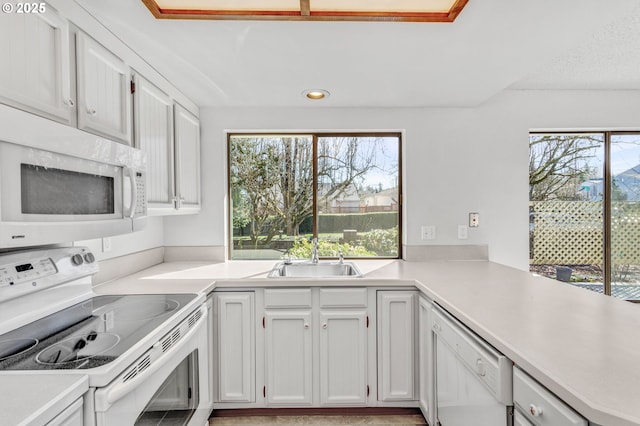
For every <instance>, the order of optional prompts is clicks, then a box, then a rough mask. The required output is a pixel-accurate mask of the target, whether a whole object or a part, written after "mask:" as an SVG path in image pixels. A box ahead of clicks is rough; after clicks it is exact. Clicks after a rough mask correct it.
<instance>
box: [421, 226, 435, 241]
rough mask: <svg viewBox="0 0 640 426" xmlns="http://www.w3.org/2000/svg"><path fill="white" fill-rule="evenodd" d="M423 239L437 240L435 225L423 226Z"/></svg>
mask: <svg viewBox="0 0 640 426" xmlns="http://www.w3.org/2000/svg"><path fill="white" fill-rule="evenodd" d="M422 239H423V240H435V239H436V227H435V226H434V225H423V226H422Z"/></svg>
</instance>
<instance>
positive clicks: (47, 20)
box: [0, 5, 76, 124]
mask: <svg viewBox="0 0 640 426" xmlns="http://www.w3.org/2000/svg"><path fill="white" fill-rule="evenodd" d="M45 6H47V7H46V8H45V11H44V12H43V13H24V14H17V13H2V14H0V52H2V66H0V102H1V103H5V104H7V105H11V106H13V107H17V108H20V109H23V110H26V111H29V112H32V113H35V114H38V115H41V116H44V117H47V118H50V119H53V120H56V121H60V122H62V123H66V124H74V123H75V104H76V102H75V100H74V94H73V92H72V88H73V85H72V77H71V66H72V62H71V55H70V43H69V24H68V22H67V21H66V20H65V19H63V18H61V17H60V16H59V15H58V14H57V13H56V12H55V10H54V9H53V8H51V7H48V5H45Z"/></svg>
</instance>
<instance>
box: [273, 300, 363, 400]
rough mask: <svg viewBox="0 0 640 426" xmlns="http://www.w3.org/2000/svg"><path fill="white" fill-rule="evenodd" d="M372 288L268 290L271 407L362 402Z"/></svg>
mask: <svg viewBox="0 0 640 426" xmlns="http://www.w3.org/2000/svg"><path fill="white" fill-rule="evenodd" d="M366 306H367V289H366V288H355V289H354V288H350V289H345V288H339V289H324V288H320V289H318V288H313V289H312V288H288V289H266V290H265V311H264V327H265V329H264V338H265V344H264V346H265V388H264V395H265V401H266V404H267V405H277V406H300V405H306V406H315V405H321V406H341V405H342V406H345V405H349V406H363V405H365V404H366V401H367V350H366V348H367V344H366V342H367V324H368V318H367V310H366Z"/></svg>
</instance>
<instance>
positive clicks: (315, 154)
mask: <svg viewBox="0 0 640 426" xmlns="http://www.w3.org/2000/svg"><path fill="white" fill-rule="evenodd" d="M311 147H312V148H311V149H312V151H313V155H312V158H313V160H312V161H313V164H312V167H311V172H312V173H313V180H312V182H313V184H312V186H313V197H312V199H313V214H312V216H311V217H312V222H313V230H312V232H313V236H314V237H315V238H317V237H318V135H317V134H313V135H312V136H311Z"/></svg>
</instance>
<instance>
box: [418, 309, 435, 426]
mask: <svg viewBox="0 0 640 426" xmlns="http://www.w3.org/2000/svg"><path fill="white" fill-rule="evenodd" d="M418 299H419V303H418V381H419V391H420V410H422V415H423V416H424V417H425V419H427V421H428V422H429V424H434V423H435V422H434V421H433V420H432V419H431V418H430V417H429V416H430V412H429V411H430V408H431V406H432V404H433V402H432V401H433V400H432V395H433V345H432V344H431V339H432V337H431V321H430V314H429V312H430V303H429V302H428V301H427V300H426V299H425V298H424V297H419V298H418Z"/></svg>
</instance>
